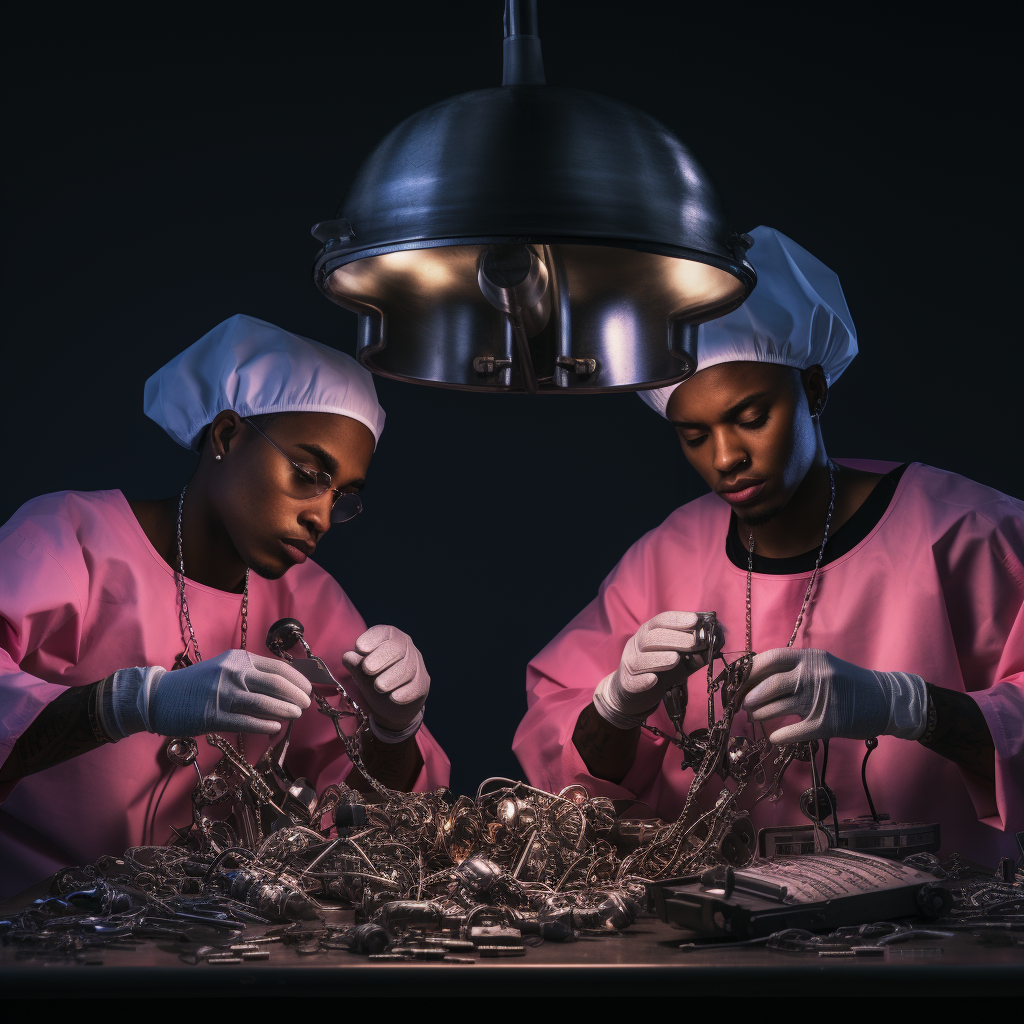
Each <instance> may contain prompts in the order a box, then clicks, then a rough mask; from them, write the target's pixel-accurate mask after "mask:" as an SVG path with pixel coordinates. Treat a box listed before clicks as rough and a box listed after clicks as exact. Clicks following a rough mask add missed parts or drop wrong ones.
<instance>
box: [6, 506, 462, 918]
mask: <svg viewBox="0 0 1024 1024" xmlns="http://www.w3.org/2000/svg"><path fill="white" fill-rule="evenodd" d="M0 568H2V578H3V587H2V588H0V763H2V762H3V761H4V760H6V758H7V756H8V754H9V753H10V752H11V748H12V747H13V746H14V743H15V741H16V740H17V739H18V737H19V736H20V735H21V734H22V733H23V732H24V731H25V729H26V728H27V727H28V725H29V724H30V723H31V722H32V721H33V719H34V718H35V717H36V715H38V714H39V712H40V711H41V710H42V709H43V708H44V707H45V706H46V705H47V704H49V703H50V701H52V700H53V699H54V698H55V697H58V696H60V694H62V693H64V692H65V689H66V688H67V687H69V686H85V685H88V684H89V683H94V682H96V681H97V680H98V679H104V678H105V677H106V676H108V675H110V674H111V673H112V672H114V671H116V670H117V669H120V668H126V667H131V666H135V665H162V666H164V667H165V668H170V667H171V664H172V663H173V661H174V658H175V655H176V654H177V653H178V652H179V651H180V650H181V633H180V631H179V627H178V616H177V613H176V600H177V591H176V584H175V578H174V572H173V570H172V569H171V567H170V566H169V565H168V564H167V563H166V562H165V561H164V560H163V558H161V556H160V555H159V553H158V552H157V551H156V549H155V548H154V547H153V546H152V545H151V544H150V542H149V540H148V539H147V538H146V535H145V533H143V531H142V527H141V526H140V525H139V523H138V520H137V519H136V518H135V516H134V515H133V513H132V510H131V508H130V507H129V505H128V502H127V501H126V500H125V498H124V495H122V493H121V492H120V491H94V492H91V493H85V492H75V491H64V492H60V493H57V494H48V495H45V496H43V497H41V498H36V499H34V500H33V501H30V502H28V503H27V504H26V505H23V506H22V507H21V508H20V509H19V510H18V511H17V512H16V513H15V514H14V516H13V518H12V519H11V520H10V521H9V522H8V523H6V524H5V525H4V526H3V527H2V528H0ZM186 591H187V594H188V604H189V609H190V611H191V615H192V620H193V622H194V623H195V626H196V633H197V634H198V635H199V637H200V641H201V643H202V650H203V654H204V655H207V656H208V657H212V656H213V655H215V654H219V653H221V652H223V651H226V650H230V649H232V648H236V647H237V646H238V643H239V624H240V618H241V603H242V595H241V594H231V593H226V592H225V591H221V590H214V589H213V588H211V587H205V586H202V585H201V584H198V583H193V582H192V581H191V580H189V581H187V582H186ZM248 617H249V644H250V647H251V648H252V649H253V650H256V649H257V648H258V649H259V650H261V651H265V648H264V647H263V638H264V637H266V635H267V630H268V629H269V628H270V626H271V624H272V623H274V622H275V621H277V620H278V619H281V618H285V617H294V618H297V619H299V620H300V621H301V622H302V623H303V624H304V626H305V627H306V636H308V637H309V638H310V642H311V643H312V644H313V646H314V648H315V650H316V652H317V654H318V655H319V656H320V657H322V658H323V659H324V660H325V662H326V663H327V664H328V665H329V666H330V667H331V670H332V671H333V672H334V673H335V674H336V675H337V676H338V678H339V679H345V678H347V673H346V672H345V667H344V664H343V663H342V655H343V654H344V653H345V651H348V650H352V649H353V648H354V647H355V641H356V637H358V636H359V635H360V634H361V633H362V632H363V631H364V630H365V629H366V626H365V624H364V622H363V620H362V618H361V617H360V615H359V613H358V612H357V611H356V609H355V607H354V606H353V605H352V602H351V601H350V600H349V599H348V597H347V596H346V594H345V592H344V591H343V590H342V589H341V587H340V586H339V585H338V584H337V583H336V582H335V580H334V579H333V578H332V577H331V576H330V575H328V574H327V573H326V572H325V571H324V570H323V569H321V568H320V567H319V566H318V565H316V564H315V563H314V562H313V561H307V562H305V563H303V564H302V565H296V566H294V567H293V568H292V569H290V570H289V571H288V573H287V574H286V575H285V576H283V577H282V578H281V579H279V580H276V581H270V580H265V579H263V578H261V577H259V576H257V575H256V574H255V573H253V574H252V577H251V578H250V582H249V613H248ZM266 653H268V654H269V652H266ZM317 689H318V688H317V687H314V691H317ZM319 692H320V693H321V695H322V696H324V697H326V698H327V699H328V700H329V701H330V702H331V703H332V704H335V705H336V704H337V693H336V692H334V691H333V687H331V688H330V690H327V689H320V690H319ZM347 722H348V723H354V722H355V719H349V720H347ZM351 727H352V726H351V725H350V726H349V728H351ZM276 741H277V737H270V738H269V739H268V737H266V736H259V735H248V736H246V737H245V751H246V756H247V758H248V759H249V761H250V762H254V761H255V760H256V759H258V758H259V756H260V754H261V753H262V752H263V751H264V750H265V749H266V747H267V745H268V743H274V742H276ZM416 744H417V746H418V747H419V749H420V753H421V754H422V757H423V764H424V767H423V769H422V770H421V771H420V774H419V777H418V778H417V780H416V785H415V788H416V789H418V790H424V789H436V788H438V787H439V786H445V785H447V784H448V778H449V763H448V759H447V758H446V757H445V755H444V752H443V751H442V750H441V748H440V747H439V746H438V744H437V742H436V740H434V738H433V737H432V736H431V735H430V733H429V732H428V731H427V729H426V728H425V727H423V728H420V730H419V732H417V733H416ZM166 746H167V739H166V737H163V736H154V735H151V734H149V733H145V732H144V733H136V734H135V735H133V736H129V737H128V738H127V739H124V740H121V741H120V742H119V743H113V744H107V745H106V746H102V747H98V748H97V749H95V750H90V751H89V752H88V753H85V754H82V755H81V756H80V757H76V758H73V759H72V760H70V761H65V762H64V763H63V764H59V765H56V766H55V767H53V768H48V769H47V770H46V771H43V772H40V773H39V774H37V775H31V776H29V777H28V778H25V779H22V780H21V781H19V782H17V783H8V784H5V785H3V786H0V801H3V805H2V814H0V865H2V867H3V870H2V871H0V899H4V898H6V897H7V896H10V895H13V894H14V893H16V892H19V891H20V890H22V889H24V888H26V887H27V886H29V885H32V884H33V883H35V882H38V881H39V880H40V879H43V878H45V877H46V876H47V875H48V874H51V873H52V872H54V871H56V870H57V869H58V868H60V867H63V866H64V865H67V864H86V863H89V862H90V861H92V860H95V859H96V857H98V856H100V855H101V854H103V853H115V852H120V851H122V850H124V849H126V848H127V847H129V846H136V845H139V844H140V843H147V842H156V843H163V842H166V841H167V839H168V837H169V836H170V835H171V831H170V830H171V827H172V826H183V825H187V824H188V823H189V821H190V820H191V817H192V807H191V793H192V790H193V789H194V788H195V783H196V776H195V772H194V771H192V769H188V770H186V769H182V768H179V769H178V770H177V771H174V772H173V774H171V775H170V782H169V784H168V786H167V791H166V793H165V794H164V796H163V799H162V800H161V801H160V805H159V809H156V798H157V795H158V793H159V789H160V788H161V787H162V786H163V784H164V782H165V781H166V779H167V777H168V773H169V772H171V769H172V765H171V764H170V762H169V761H168V760H167V758H166V756H165V755H164V748H165V747H166ZM220 756H221V755H220V752H219V751H217V750H215V749H214V748H212V747H210V746H209V745H208V744H207V743H206V741H205V739H203V738H202V737H200V738H199V762H198V763H199V766H200V768H201V769H202V771H203V774H204V775H205V774H206V773H208V772H209V771H210V770H211V769H212V768H213V766H214V765H215V764H216V763H217V761H218V760H219V759H220ZM289 762H290V764H291V765H292V767H293V768H294V770H295V771H296V772H297V773H298V774H300V775H302V776H304V777H305V778H307V779H309V780H310V781H312V782H313V784H314V786H315V787H316V788H317V790H318V791H319V790H320V789H322V788H323V787H324V786H326V785H328V784H329V783H332V782H341V781H343V780H344V779H345V778H346V777H347V775H348V773H349V771H351V768H352V764H351V762H350V761H349V759H348V757H347V756H346V755H345V753H344V750H343V748H342V746H341V743H340V741H339V740H338V738H337V736H336V735H335V732H334V727H333V725H332V724H331V721H330V720H329V719H328V718H327V717H326V716H324V715H322V714H319V713H318V712H317V711H316V708H315V707H314V708H310V709H309V710H307V711H306V712H305V713H304V714H303V715H302V717H301V718H300V719H298V720H297V721H296V723H295V726H294V728H293V730H292V741H291V748H290V751H289ZM154 811H155V815H154Z"/></svg>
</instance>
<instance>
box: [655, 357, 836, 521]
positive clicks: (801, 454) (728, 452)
mask: <svg viewBox="0 0 1024 1024" xmlns="http://www.w3.org/2000/svg"><path fill="white" fill-rule="evenodd" d="M815 371H817V372H815ZM826 390H827V386H826V385H825V380H824V374H823V373H821V370H820V367H814V368H812V369H811V370H808V371H804V373H803V374H802V373H801V371H799V370H794V369H791V368H790V367H787V366H777V365H775V364H772V363H755V362H736V363H720V364H719V365H717V366H711V367H708V368H707V369H706V370H701V371H700V372H699V373H696V374H694V376H693V377H691V378H690V379H689V380H687V381H684V382H683V383H682V384H680V385H679V387H678V388H676V390H675V391H674V392H673V393H672V397H671V398H670V399H669V403H668V409H667V410H666V411H667V413H668V418H669V420H670V421H671V422H672V424H673V425H674V426H675V428H676V430H677V432H678V434H679V441H680V444H681V445H682V448H683V454H684V455H685V456H686V458H687V460H688V461H689V463H690V465H691V466H693V467H694V469H696V470H697V472H698V473H700V475H701V476H702V477H703V478H704V480H705V481H706V482H707V484H708V486H709V487H710V488H711V489H712V490H713V491H714V492H715V493H716V494H717V495H718V496H719V497H721V498H722V499H723V500H724V501H727V502H728V503H729V504H730V505H731V506H732V507H733V509H734V510H735V511H736V514H737V516H739V518H740V519H742V520H743V521H744V522H745V523H748V524H749V525H751V526H758V525H761V524H763V523H766V522H768V521H769V520H770V519H772V518H774V517H775V516H776V515H777V514H778V513H779V512H780V511H782V509H784V508H785V507H786V505H787V504H788V503H789V501H790V499H791V498H792V497H793V494H794V493H795V491H796V489H797V488H798V487H799V486H800V484H801V483H802V481H803V479H804V477H805V476H806V475H807V471H808V470H809V469H810V468H811V466H812V465H814V463H815V459H816V458H817V457H818V455H819V450H818V449H819V447H820V446H821V440H820V435H819V433H818V429H817V426H816V424H815V421H814V420H813V419H812V417H811V410H812V409H813V408H814V407H815V405H816V404H817V403H818V402H824V394H825V391H826ZM822 457H823V453H822Z"/></svg>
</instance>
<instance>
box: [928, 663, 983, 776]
mask: <svg viewBox="0 0 1024 1024" xmlns="http://www.w3.org/2000/svg"><path fill="white" fill-rule="evenodd" d="M928 699H929V700H930V701H931V703H932V706H933V707H934V708H935V728H934V729H929V730H928V732H926V733H925V735H924V736H922V737H921V740H920V742H921V744H922V745H923V746H925V747H927V748H928V749H929V750H934V751H935V753H936V754H939V755H941V756H942V757H945V758H948V759H949V760H950V761H953V762H955V763H956V764H958V765H960V767H962V768H966V769H967V770H968V771H969V772H974V774H975V775H980V776H982V778H986V779H994V778H995V777H996V750H995V744H994V743H993V742H992V733H991V732H989V728H988V723H987V722H986V721H985V716H984V715H983V714H982V713H981V708H979V707H978V704H977V702H976V701H974V700H972V699H971V698H970V697H969V696H968V695H967V694H966V693H960V692H958V691H957V690H947V689H945V687H942V686H933V685H932V684H931V683H928Z"/></svg>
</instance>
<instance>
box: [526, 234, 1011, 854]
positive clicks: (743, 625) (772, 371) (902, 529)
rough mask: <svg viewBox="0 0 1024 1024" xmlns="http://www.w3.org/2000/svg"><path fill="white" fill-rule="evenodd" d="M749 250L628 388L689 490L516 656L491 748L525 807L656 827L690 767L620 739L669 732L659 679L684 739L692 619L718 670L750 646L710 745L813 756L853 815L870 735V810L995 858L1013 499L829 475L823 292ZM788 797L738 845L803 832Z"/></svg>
mask: <svg viewBox="0 0 1024 1024" xmlns="http://www.w3.org/2000/svg"><path fill="white" fill-rule="evenodd" d="M752 234H753V237H754V240H755V241H754V246H753V248H752V249H751V252H750V258H751V260H752V262H753V264H754V266H755V269H756V270H757V273H758V284H757V287H756V288H755V290H754V292H753V293H752V295H751V297H750V298H749V299H748V300H747V301H746V303H745V304H744V305H743V306H741V307H740V308H739V309H737V310H736V311H734V312H733V313H730V314H728V315H727V316H725V317H723V318H721V319H719V320H716V321H712V322H710V323H707V324H704V325H702V326H701V328H700V333H699V343H698V369H697V372H696V373H695V374H694V375H693V376H692V377H691V378H690V379H688V380H687V381H685V382H683V383H682V384H679V385H677V386H674V387H668V388H662V389H658V390H654V391H648V392H645V393H643V394H641V397H642V398H643V399H644V400H645V401H646V402H647V404H648V405H650V406H651V407H652V408H654V409H655V410H656V411H657V412H659V413H660V414H661V415H663V416H665V417H666V418H667V419H668V420H669V421H670V422H671V423H672V425H673V427H674V428H675V430H676V431H677V433H678V436H679V439H680V443H681V445H682V449H683V453H684V455H685V456H686V458H687V460H688V461H689V462H690V463H691V465H692V466H693V467H694V468H695V469H696V470H697V471H698V472H699V473H700V475H701V476H702V477H703V479H704V480H705V481H706V482H707V484H708V486H709V487H710V488H711V491H712V493H710V494H707V495H705V496H704V497H702V498H698V499H697V500H696V501H692V502H690V503H688V504H687V505H684V506H683V507H682V508H680V509H677V510H676V511H675V512H674V513H673V514H672V515H671V516H669V518H668V519H667V520H666V521H665V522H664V523H663V524H662V525H661V526H659V527H657V528H656V529H654V530H652V531H651V532H650V533H648V534H646V535H645V536H644V537H642V538H641V539H640V540H638V541H637V542H636V543H635V544H634V545H633V546H632V547H631V548H630V549H629V550H628V551H627V552H626V554H625V555H624V556H623V558H622V560H621V561H620V562H619V564H618V565H617V566H616V567H615V568H614V569H613V570H612V572H611V573H610V574H609V575H608V577H607V578H606V579H605V581H604V583H603V584H602V585H601V588H600V591H599V593H598V595H597V597H596V598H595V599H594V601H593V602H591V604H590V605H588V606H587V607H586V608H585V609H583V611H582V612H580V614H579V615H577V616H576V618H575V619H573V621H572V622H570V623H569V625H568V626H566V627H565V629H563V630H562V632H561V633H559V634H558V636H556V637H555V638H554V640H552V641H551V643H550V644H548V646H547V647H545V648H544V650H542V651H541V652H540V653H539V654H538V655H537V656H536V657H535V658H534V659H533V660H532V661H531V662H530V665H529V667H528V669H527V698H528V705H529V710H528V711H527V714H526V716H525V718H524V719H523V721H522V723H521V724H520V726H519V729H518V731H517V733H516V736H515V740H514V744H513V747H514V750H515V752H516V754H517V756H518V758H519V761H520V763H521V764H522V766H523V769H524V771H525V772H526V775H527V777H528V778H529V780H530V782H531V783H532V784H533V785H535V786H538V787H540V788H541V789H545V790H553V791H556V792H557V791H558V790H559V789H561V788H562V787H563V786H566V785H568V784H570V783H581V784H582V785H584V786H586V787H587V788H588V789H589V790H590V791H591V792H592V793H597V794H603V795H606V796H608V797H611V798H613V799H617V800H624V801H642V802H643V803H646V804H647V805H649V807H650V808H651V809H652V810H653V812H654V813H656V814H657V816H659V817H661V818H665V819H669V820H674V819H675V818H676V817H677V816H678V814H679V812H680V810H681V809H682V806H683V801H684V799H685V796H686V793H687V789H688V787H689V784H690V782H691V780H692V778H693V772H692V769H689V768H687V769H683V768H681V767H680V765H681V751H680V750H679V749H678V747H676V746H675V745H673V744H671V743H670V742H668V741H667V740H666V739H665V738H663V737H661V736H659V735H657V734H656V733H654V732H652V731H650V729H649V728H644V727H645V726H653V727H655V728H657V729H659V730H661V731H662V732H664V733H667V734H668V735H676V729H675V727H674V726H673V724H672V721H671V720H670V718H669V715H668V713H667V711H666V708H665V707H664V706H663V705H662V703H661V701H662V698H663V696H664V695H665V694H666V693H667V692H668V691H669V690H670V688H672V687H673V686H676V685H677V684H682V686H683V691H682V692H683V694H684V695H685V696H686V698H687V701H686V708H685V716H684V718H683V731H684V732H686V733H690V732H692V731H693V730H696V729H699V728H701V727H703V728H706V727H707V724H708V723H707V670H706V667H705V666H706V663H707V658H708V650H707V643H706V642H705V641H702V639H701V636H702V631H701V628H700V627H701V623H702V620H701V619H699V618H698V614H697V613H707V612H714V613H716V616H717V622H718V623H719V625H720V627H721V628H722V629H723V630H724V647H723V648H722V649H723V650H724V652H726V656H727V658H729V659H730V660H731V659H732V658H733V657H737V656H738V654H734V653H732V652H743V651H755V652H758V653H757V655H756V657H754V659H753V665H752V669H751V674H750V677H749V681H748V684H749V685H750V686H751V687H752V688H751V689H750V690H749V691H748V692H747V694H746V697H745V698H744V701H743V705H742V710H741V711H740V713H739V714H738V716H737V719H736V721H735V724H734V730H736V731H739V732H741V733H745V734H746V735H747V736H748V737H750V738H753V737H754V735H755V734H754V730H755V728H756V729H757V730H758V734H759V735H760V730H762V729H764V730H766V733H767V736H768V739H769V740H770V742H772V743H780V744H782V743H796V742H798V741H811V740H819V741H822V740H828V741H829V745H828V750H829V754H828V767H827V773H828V774H827V780H826V781H827V784H828V786H829V787H830V788H831V789H832V790H833V791H834V793H835V795H836V802H837V810H838V817H839V818H840V819H843V818H853V817H857V816H860V815H864V814H868V813H870V811H871V808H870V807H869V804H868V798H867V796H866V795H865V792H864V790H863V788H862V785H861V778H860V773H861V764H862V761H863V758H864V756H865V753H866V749H867V747H868V746H869V745H870V744H871V743H872V740H873V739H875V738H877V747H872V750H873V752H872V754H871V756H870V758H869V760H868V764H867V769H866V776H867V782H868V787H869V791H870V794H871V798H872V802H873V804H874V807H875V809H876V810H877V811H878V812H879V813H886V814H888V815H889V816H890V818H891V819H892V820H893V821H904V822H909V821H917V822H938V823H939V824H940V826H941V833H942V850H943V851H944V852H946V853H949V852H953V851H957V852H959V853H960V854H961V855H962V856H966V857H969V858H972V859H974V860H977V861H980V862H982V863H988V864H994V863H995V862H996V861H997V860H998V859H999V858H1000V857H1001V856H1011V857H1014V858H1016V857H1018V856H1019V855H1020V854H1021V852H1022V851H1021V849H1019V848H1018V845H1017V842H1016V841H1015V837H1014V833H1016V832H1020V831H1021V830H1024V616H1022V614H1021V607H1022V602H1024V505H1022V503H1021V502H1020V501H1018V500H1015V499H1014V498H1011V497H1008V496H1006V495H1004V494H1001V493H999V492H998V491H995V490H993V489H991V488H989V487H985V486H983V485H982V484H978V483H974V482H973V481H971V480H967V479H965V478H964V477H961V476H958V475H956V474H954V473H947V472H944V471H942V470H939V469H935V468H933V467H931V466H926V465H921V464H919V463H911V464H909V465H897V464H895V463H893V462H877V461H865V460H859V459H829V457H828V455H827V454H826V450H825V443H824V438H823V434H822V428H821V415H822V412H823V410H824V408H825V402H826V399H827V395H828V389H829V386H830V385H831V384H833V383H834V382H835V380H836V379H837V378H838V377H839V375H840V374H841V373H842V371H843V370H844V369H845V368H846V367H847V366H848V365H849V363H850V361H851V360H852V359H853V357H854V355H855V354H856V352H857V344H856V334H855V331H854V326H853V322H852V319H851V317H850V313H849V310H848V308H847V305H846V302H845V299H844V298H843V293H842V289H841V288H840V285H839V281H838V279H837V278H836V276H835V275H834V274H833V273H832V272H831V271H830V270H829V269H828V268H827V267H825V266H824V265H823V264H822V263H820V262H819V261H818V260H817V259H815V258H814V257H813V256H812V255H811V254H810V253H808V252H806V250H804V249H802V248H801V247H800V246H798V245H796V244H795V243H794V242H792V241H791V240H790V239H788V238H786V237H785V236H784V235H782V234H780V233H779V232H777V231H775V230H773V229H771V228H764V227H762V228H758V229H757V230H756V231H754V232H753V233H752ZM748 595H749V597H748ZM720 667H721V663H720V662H718V663H717V666H716V671H718V669H719V668H720ZM805 749H806V748H805ZM817 757H818V764H819V766H820V765H821V760H822V753H821V751H819V752H818V754H817ZM810 786H811V765H810V763H809V762H807V761H794V762H793V763H792V765H791V766H790V768H789V770H788V772H787V773H786V775H785V776H784V778H783V781H782V788H783V795H782V796H781V798H780V799H776V800H774V801H771V800H767V799H762V800H761V801H760V802H758V803H757V804H756V805H755V806H753V808H752V811H751V817H752V824H753V825H754V827H755V828H762V827H765V826H775V825H795V824H800V823H801V822H803V823H805V824H806V823H807V819H806V818H805V817H804V815H803V814H802V813H801V810H800V807H799V798H800V795H801V793H802V792H804V791H805V790H807V789H809V787H810ZM712 788H714V787H712ZM715 795H717V790H715V792H714V794H713V795H712V799H713V798H714V796H715Z"/></svg>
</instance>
